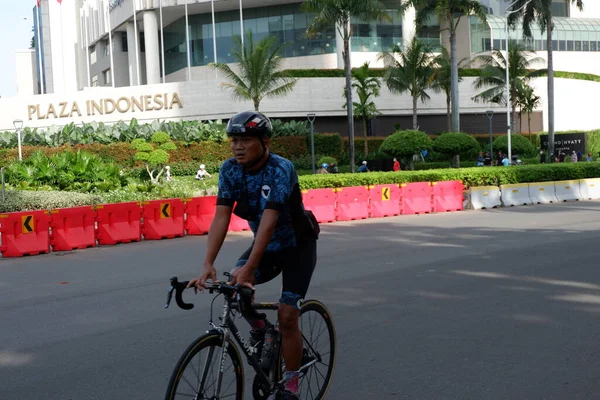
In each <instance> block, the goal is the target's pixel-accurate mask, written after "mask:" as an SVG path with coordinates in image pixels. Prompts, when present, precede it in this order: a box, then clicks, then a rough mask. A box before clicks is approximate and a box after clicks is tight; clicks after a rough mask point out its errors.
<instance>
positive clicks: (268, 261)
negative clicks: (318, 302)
mask: <svg viewBox="0 0 600 400" xmlns="http://www.w3.org/2000/svg"><path fill="white" fill-rule="evenodd" d="M271 135H272V125H271V121H270V120H269V119H268V118H267V117H266V116H264V115H263V114H261V113H259V112H254V111H247V112H241V113H238V114H236V115H234V116H233V117H232V118H231V119H230V120H229V123H228V124H227V136H228V137H229V138H230V143H231V150H232V153H233V157H232V158H230V159H229V160H227V161H225V162H224V163H223V164H222V165H221V169H220V171H219V190H218V195H217V210H216V213H215V216H214V219H213V221H212V223H211V226H210V229H209V233H208V246H207V251H206V256H205V259H204V267H203V270H202V273H201V274H200V276H199V277H198V278H195V279H192V280H191V281H190V283H189V285H188V287H194V288H196V289H200V291H202V289H203V288H204V287H205V283H206V281H207V280H208V279H211V280H212V281H213V282H214V281H216V279H217V271H216V270H215V267H214V266H213V264H214V261H215V259H216V258H217V254H218V252H219V250H220V249H221V246H222V244H223V242H224V240H225V236H226V235H227V230H228V227H229V221H230V218H231V213H232V212H233V213H234V214H236V215H237V216H238V217H240V218H243V219H246V220H248V223H249V226H250V229H251V230H252V232H253V233H254V240H253V242H252V245H251V246H250V248H249V249H248V250H246V251H245V252H244V253H243V254H242V255H241V256H240V258H239V260H238V262H237V263H236V266H235V268H234V269H233V271H232V277H233V278H232V280H233V281H232V282H231V284H241V285H244V286H248V287H251V288H254V286H253V285H254V284H261V283H265V282H268V281H270V280H271V279H273V278H275V277H276V276H278V275H279V274H280V273H282V281H283V282H282V283H283V285H282V286H283V287H282V292H281V297H280V299H279V304H280V305H279V310H278V321H279V329H280V331H281V335H282V341H283V359H284V361H285V366H286V373H285V374H286V375H285V378H286V385H285V391H284V392H283V393H282V394H281V395H279V396H278V397H277V399H278V400H279V399H281V400H296V399H298V398H299V394H298V378H299V372H298V370H299V369H300V367H301V363H302V335H301V333H300V329H299V327H298V319H299V310H300V306H301V302H302V300H303V299H304V297H305V296H306V292H307V290H308V287H309V284H310V280H311V277H312V273H313V271H314V268H315V264H316V258H317V254H316V253H317V243H316V241H317V238H318V234H319V226H318V223H317V221H316V220H315V219H314V216H313V215H312V213H310V211H306V210H305V209H304V205H303V203H302V194H301V192H300V187H299V184H298V175H297V173H296V170H295V169H294V166H293V164H292V163H291V162H290V161H289V160H287V159H285V158H283V157H280V156H278V155H275V154H272V153H271V152H270V151H269V145H270V138H271ZM234 205H235V208H234ZM246 319H247V320H248V323H249V324H250V326H251V328H252V330H251V332H250V334H251V338H252V342H253V343H252V345H255V344H256V343H260V342H262V341H263V340H264V337H265V332H266V331H267V329H272V326H270V325H269V324H268V323H267V321H266V320H265V319H255V318H252V317H247V318H246Z"/></svg>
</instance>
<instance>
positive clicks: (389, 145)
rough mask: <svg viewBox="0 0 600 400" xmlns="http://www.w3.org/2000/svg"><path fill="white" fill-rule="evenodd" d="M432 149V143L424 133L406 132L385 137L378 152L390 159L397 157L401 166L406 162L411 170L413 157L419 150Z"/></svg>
mask: <svg viewBox="0 0 600 400" xmlns="http://www.w3.org/2000/svg"><path fill="white" fill-rule="evenodd" d="M432 147H433V141H432V140H431V138H430V137H429V136H428V135H427V134H426V133H424V132H421V131H414V130H406V131H399V132H396V133H394V134H392V135H390V136H388V137H386V138H385V140H384V141H383V143H382V144H381V147H380V148H379V150H380V151H382V152H384V153H385V154H387V155H388V156H390V157H397V158H398V159H400V160H401V162H402V163H403V164H406V161H408V165H409V169H413V166H414V163H413V155H415V154H419V153H420V152H421V150H431V148H432Z"/></svg>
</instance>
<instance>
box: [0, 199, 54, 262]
mask: <svg viewBox="0 0 600 400" xmlns="http://www.w3.org/2000/svg"><path fill="white" fill-rule="evenodd" d="M49 228H50V217H49V216H48V211H45V210H41V211H24V212H14V213H8V214H0V233H1V234H2V245H1V246H0V252H2V257H22V256H33V255H37V254H43V253H49V252H50V232H49Z"/></svg>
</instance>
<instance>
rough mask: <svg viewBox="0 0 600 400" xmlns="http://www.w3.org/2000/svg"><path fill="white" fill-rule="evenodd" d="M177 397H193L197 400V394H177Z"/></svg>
mask: <svg viewBox="0 0 600 400" xmlns="http://www.w3.org/2000/svg"><path fill="white" fill-rule="evenodd" d="M175 396H185V397H191V398H196V395H195V394H186V393H179V392H178V393H175Z"/></svg>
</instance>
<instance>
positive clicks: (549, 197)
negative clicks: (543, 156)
mask: <svg viewBox="0 0 600 400" xmlns="http://www.w3.org/2000/svg"><path fill="white" fill-rule="evenodd" d="M529 198H530V199H531V201H532V202H533V204H549V203H558V199H557V198H556V193H555V189H554V182H536V183H529Z"/></svg>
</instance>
